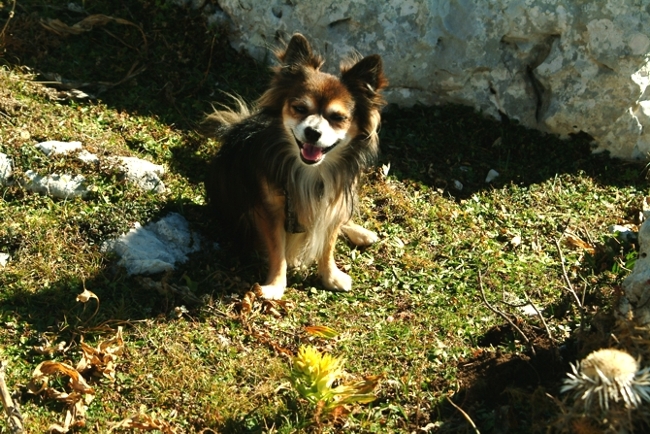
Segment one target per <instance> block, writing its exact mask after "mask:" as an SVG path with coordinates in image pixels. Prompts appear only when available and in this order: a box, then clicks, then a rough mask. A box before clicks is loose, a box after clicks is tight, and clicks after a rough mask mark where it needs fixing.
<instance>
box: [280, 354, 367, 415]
mask: <svg viewBox="0 0 650 434" xmlns="http://www.w3.org/2000/svg"><path fill="white" fill-rule="evenodd" d="M343 363H344V359H342V358H338V357H334V356H331V355H329V354H321V353H320V352H319V351H318V350H317V349H315V348H314V347H312V346H302V347H300V349H299V350H298V354H297V355H296V357H295V358H294V360H293V369H292V371H291V378H290V379H291V383H292V384H293V386H294V387H295V389H296V390H297V391H298V393H299V394H300V396H302V397H303V398H305V399H306V400H308V401H309V402H311V403H312V404H318V405H322V406H323V409H324V410H325V411H329V410H332V409H334V408H336V407H337V406H339V405H343V404H351V403H353V402H363V403H365V402H371V401H373V400H374V399H375V395H374V394H372V393H369V392H371V391H372V390H373V389H374V388H375V387H376V385H377V381H376V379H372V380H370V381H369V380H366V381H361V382H357V383H354V384H342V385H339V386H337V387H332V386H333V385H334V383H335V382H336V381H341V379H342V377H343V376H344V371H343Z"/></svg>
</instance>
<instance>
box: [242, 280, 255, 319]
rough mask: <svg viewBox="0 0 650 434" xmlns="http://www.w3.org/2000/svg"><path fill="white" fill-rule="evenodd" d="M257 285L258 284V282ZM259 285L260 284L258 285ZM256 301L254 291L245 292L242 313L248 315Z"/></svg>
mask: <svg viewBox="0 0 650 434" xmlns="http://www.w3.org/2000/svg"><path fill="white" fill-rule="evenodd" d="M255 285H258V284H257V283H256V284H255ZM258 286H259V285H258ZM254 302H255V293H254V292H253V291H248V292H246V294H244V298H243V299H242V301H241V305H240V306H241V307H240V311H241V314H242V315H247V314H249V313H251V311H252V310H253V303H254Z"/></svg>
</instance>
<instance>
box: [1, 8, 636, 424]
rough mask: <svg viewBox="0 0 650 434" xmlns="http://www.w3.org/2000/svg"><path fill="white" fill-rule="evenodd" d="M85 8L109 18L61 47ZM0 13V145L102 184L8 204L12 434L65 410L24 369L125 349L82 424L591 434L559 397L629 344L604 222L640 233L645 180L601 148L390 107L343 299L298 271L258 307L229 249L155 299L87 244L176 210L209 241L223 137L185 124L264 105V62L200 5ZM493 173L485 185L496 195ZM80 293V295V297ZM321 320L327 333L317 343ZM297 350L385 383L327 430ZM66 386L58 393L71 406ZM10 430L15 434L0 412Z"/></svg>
mask: <svg viewBox="0 0 650 434" xmlns="http://www.w3.org/2000/svg"><path fill="white" fill-rule="evenodd" d="M212 6H213V5H212V4H211V3H210V2H206V3H205V4H204V6H203V8H204V9H205V8H209V7H212ZM95 14H103V15H106V16H108V17H112V19H102V20H101V21H100V22H98V23H97V24H96V25H95V27H93V28H92V29H82V30H83V31H79V32H77V33H76V34H74V33H71V32H70V31H69V30H68V29H69V27H71V26H73V25H74V24H75V23H77V22H79V21H81V20H82V19H84V18H85V17H87V16H89V15H95ZM0 19H1V20H2V21H0V23H4V24H3V27H2V33H0V46H1V47H2V48H3V53H2V57H1V60H2V69H0V152H2V153H4V154H7V155H8V156H9V157H10V158H11V159H12V161H13V165H14V175H13V176H14V179H16V180H19V179H22V177H23V176H24V173H25V171H27V170H29V169H32V170H36V171H38V172H39V173H53V172H56V173H83V175H84V176H86V178H87V179H88V182H89V184H92V185H93V186H94V188H93V191H92V192H91V194H90V195H89V196H88V197H87V198H85V199H75V200H59V199H53V198H51V197H47V196H42V195H38V194H34V193H30V192H28V191H26V190H25V189H24V188H22V187H21V186H20V183H14V184H12V185H8V186H4V187H2V197H1V199H0V222H1V223H0V253H8V254H9V255H10V257H11V259H10V261H9V262H8V264H7V265H6V266H4V267H3V268H0V323H1V324H2V326H1V327H0V359H2V360H3V361H5V362H6V363H7V367H6V381H7V384H8V385H9V386H10V389H11V390H12V391H13V392H14V397H15V398H16V399H17V400H18V402H19V403H20V406H21V412H22V415H23V418H24V424H25V429H26V432H47V431H48V428H49V427H50V426H51V425H52V424H53V423H58V424H63V423H64V414H65V411H66V408H67V406H66V404H65V402H62V401H61V400H60V399H56V398H55V397H53V396H52V395H50V396H45V395H43V394H33V393H30V392H29V384H30V382H31V381H32V375H33V373H34V371H35V369H36V368H37V367H38V366H41V364H42V363H43V362H56V363H65V364H67V365H70V366H75V365H77V363H78V362H79V360H80V359H81V358H82V356H83V354H85V352H84V348H85V347H84V344H85V345H89V346H90V347H93V348H100V347H101V348H103V351H108V350H107V348H114V347H115V346H119V347H120V350H119V352H118V351H117V350H115V351H114V354H115V358H114V366H113V365H110V367H107V365H106V364H105V365H102V366H103V367H104V371H101V370H99V373H100V374H102V373H103V374H104V375H103V376H102V375H100V376H99V377H96V376H95V377H93V376H91V377H90V378H89V379H88V382H89V387H92V389H93V397H94V399H93V400H92V402H89V403H88V405H87V410H86V413H85V416H84V417H83V418H81V417H79V418H78V420H77V423H75V424H73V425H75V426H73V428H72V431H74V432H109V430H111V429H113V430H114V432H120V431H125V430H136V431H137V430H138V429H139V430H149V429H151V430H158V431H160V432H179V433H180V432H183V433H185V432H187V433H192V432H197V433H198V432H202V433H209V432H305V431H324V432H337V431H341V432H409V433H410V432H416V433H420V432H475V428H474V427H473V425H475V426H476V429H478V430H480V431H481V432H524V433H526V432H546V431H547V430H549V429H555V430H557V431H571V430H574V429H577V428H576V427H578V428H582V429H584V430H585V431H582V432H600V431H596V430H597V429H605V428H607V426H606V425H603V423H602V419H598V418H588V417H582V416H581V415H574V414H573V413H571V408H572V407H571V403H570V402H569V401H567V398H566V397H565V396H563V395H561V394H560V393H559V388H560V384H561V381H562V379H563V378H564V377H565V375H566V372H567V370H568V368H569V363H570V362H574V361H575V360H576V359H578V358H581V357H583V356H584V355H586V354H587V353H588V352H590V351H591V350H593V349H596V348H600V347H604V346H608V345H623V344H625V342H630V339H632V338H633V337H634V336H638V334H637V335H634V334H632V333H631V332H630V331H629V330H627V329H622V328H620V326H618V327H617V326H615V324H614V320H613V318H612V315H611V312H612V310H613V307H615V305H616V300H617V297H618V296H619V295H620V284H621V281H622V279H623V278H625V277H626V276H627V275H628V273H629V269H630V267H631V266H632V264H633V261H634V259H635V255H636V252H635V246H634V245H633V244H625V243H622V242H620V241H618V240H617V239H616V238H615V236H614V234H611V233H610V231H609V230H608V228H609V226H611V225H613V224H627V225H629V226H630V227H631V228H633V229H634V228H636V226H637V225H638V224H639V223H640V221H639V211H640V208H641V203H642V199H643V197H644V196H645V195H646V191H647V184H648V183H647V179H646V176H645V175H646V173H645V168H644V167H643V166H640V165H635V164H631V163H625V162H621V161H616V160H610V159H608V158H607V156H606V155H593V154H591V152H590V146H589V140H588V137H583V136H578V137H573V138H571V139H568V140H560V139H558V138H557V137H554V136H550V135H545V134H542V133H539V132H536V131H532V130H528V129H525V128H522V127H520V126H518V125H517V124H516V122H512V121H508V120H507V119H504V120H501V121H496V120H492V119H487V118H485V117H483V116H481V114H479V113H475V112H474V111H472V110H471V109H469V108H466V107H459V106H442V107H414V108H410V109H404V108H402V109H400V108H396V107H388V108H387V110H386V112H385V114H384V119H383V123H382V130H381V148H382V157H381V161H380V162H379V165H378V168H377V169H376V170H374V171H371V172H370V173H368V174H367V175H368V176H367V179H366V182H365V183H364V185H363V186H362V189H361V194H360V197H361V200H360V209H359V221H360V222H362V223H363V225H364V226H366V227H368V228H370V229H372V230H375V231H377V232H378V233H379V234H380V238H381V240H380V242H379V243H378V244H376V245H374V246H372V247H369V248H367V249H356V248H353V247H351V246H350V245H348V244H347V243H346V242H345V240H341V241H340V242H339V245H338V255H337V260H338V262H339V265H340V266H341V267H343V268H344V269H345V270H347V271H348V272H349V273H350V274H351V275H352V277H353V279H354V282H355V283H354V289H353V291H351V292H350V293H333V292H327V291H323V290H322V289H320V288H319V286H318V283H317V281H316V280H315V279H314V277H313V276H314V269H313V268H311V269H308V270H298V271H295V272H293V273H292V274H291V277H290V285H291V289H289V290H288V291H287V294H286V303H280V304H268V303H267V304H262V303H260V301H259V300H250V299H248V298H246V297H245V294H246V292H247V291H248V290H249V289H250V288H251V285H252V284H254V283H255V282H259V281H260V280H261V279H262V278H263V276H264V261H263V259H262V258H259V257H257V256H251V257H234V256H232V255H231V254H229V250H228V246H227V245H224V246H222V249H220V250H217V251H215V250H209V249H206V250H204V251H201V252H198V253H195V254H193V255H192V256H191V259H190V261H188V262H187V263H186V264H183V265H180V266H178V267H177V269H176V270H175V271H174V272H172V273H169V274H166V275H164V276H153V280H154V281H155V282H158V283H160V284H159V285H158V287H159V288H161V291H160V292H158V291H155V290H152V289H149V288H150V286H147V285H144V284H143V281H142V280H141V279H139V278H138V277H133V276H127V275H126V274H125V273H124V271H123V270H121V269H119V268H118V267H117V266H116V265H115V258H114V257H111V256H110V255H107V254H105V253H102V251H101V248H100V247H101V244H102V242H104V241H105V240H107V239H110V238H114V237H115V236H118V235H120V234H121V233H124V232H125V231H127V230H128V229H130V228H132V227H133V225H134V224H135V223H136V222H140V223H142V224H145V223H146V222H149V221H152V220H156V219H158V218H160V217H162V216H164V215H166V214H167V213H169V212H171V211H175V212H179V213H181V214H182V215H184V216H185V217H186V218H187V219H188V221H189V222H190V224H191V226H192V228H193V229H194V230H196V231H198V232H200V233H201V234H202V235H204V236H205V237H206V238H207V239H208V240H211V241H216V242H218V241H219V240H220V234H219V228H218V227H217V226H216V224H215V222H214V221H213V220H212V219H211V217H210V216H209V215H208V214H207V212H206V209H205V206H204V205H205V200H204V189H203V185H202V181H203V177H204V174H205V167H206V163H207V162H208V161H209V158H210V155H212V154H213V153H214V151H215V150H216V149H217V147H218V143H216V142H214V141H211V140H206V139H203V138H202V137H201V136H200V135H199V134H197V133H196V131H195V130H196V128H197V125H198V123H199V121H200V120H201V118H202V117H203V115H204V114H205V113H207V112H209V111H210V109H211V105H212V104H214V103H218V102H220V101H222V100H223V94H224V92H228V93H237V94H240V95H242V96H244V97H245V98H247V99H249V100H252V99H254V98H255V97H256V96H257V95H259V93H260V92H261V91H262V90H263V89H264V86H265V83H266V81H267V79H268V76H269V75H268V71H267V67H266V66H264V65H259V64H256V63H254V62H253V61H251V60H250V59H248V58H246V57H245V56H244V55H240V54H237V53H235V52H234V51H232V50H231V49H230V48H229V46H228V43H227V39H226V37H225V35H224V34H223V32H222V31H221V30H219V29H210V28H208V27H207V24H206V21H205V19H204V18H203V17H202V16H201V13H200V11H197V10H191V9H185V8H181V7H178V6H174V5H171V4H168V3H164V2H160V1H145V0H142V1H138V2H111V1H97V2H82V3H81V4H76V7H73V8H70V7H69V6H68V2H67V1H57V0H46V1H35V0H24V1H17V2H11V1H0ZM52 20H60V22H61V23H63V24H65V26H61V25H60V24H57V22H54V21H52ZM76 90H81V91H83V92H84V93H85V94H86V95H89V96H84V95H82V94H79V93H78V92H76ZM45 140H64V141H65V140H78V141H81V142H83V144H84V146H85V148H86V149H88V150H89V151H91V152H94V153H96V154H98V155H100V156H110V155H132V156H137V157H140V158H145V159H148V160H150V161H152V162H155V163H157V164H163V165H165V166H166V167H167V168H168V172H167V174H166V175H165V178H164V181H165V183H166V185H167V186H168V191H167V192H166V193H165V194H163V195H154V194H148V193H143V192H141V191H139V190H138V189H137V188H134V187H133V186H131V185H129V184H125V183H124V182H122V181H121V180H120V179H119V178H118V177H117V176H116V174H115V173H114V172H113V171H111V170H109V169H108V168H106V167H102V166H101V165H100V166H97V167H89V166H86V165H82V164H81V163H79V162H78V161H76V160H75V159H74V158H69V157H56V158H46V157H44V156H43V155H42V154H41V153H40V152H38V151H37V150H35V148H34V145H35V144H36V143H38V142H40V141H45ZM491 169H493V170H496V171H497V172H498V173H499V176H498V177H497V178H496V179H494V180H493V181H492V182H490V183H486V182H485V178H486V175H487V174H488V172H489V171H490V170H491ZM461 184H462V188H460V186H461ZM174 286H175V287H181V286H183V287H186V288H187V289H188V290H189V291H190V292H192V294H193V295H194V296H195V297H193V298H191V299H188V298H186V297H183V296H182V294H180V295H179V293H176V292H174V291H171V290H168V289H169V288H171V287H174ZM569 288H571V289H573V291H574V292H575V293H576V294H577V295H578V299H579V302H578V301H576V300H575V299H574V297H573V295H572V293H571V291H569V290H568V289H569ZM166 289H167V290H166ZM84 290H88V291H91V292H92V294H94V295H95V296H96V298H93V297H91V298H90V299H88V300H85V299H82V301H83V302H82V301H78V300H79V299H78V295H79V294H83V293H84ZM197 299H198V300H200V302H195V301H193V300H197ZM524 305H528V306H529V309H528V310H527V311H524V310H523V309H522V308H520V307H517V306H524ZM531 305H534V307H535V309H537V310H538V311H539V312H540V313H541V316H542V318H543V320H544V321H542V320H540V316H539V315H536V314H535V312H532V314H531V309H530V306H531ZM490 307H492V308H493V309H490ZM505 317H507V318H508V320H509V321H508V320H506V319H505ZM319 327H321V328H319ZM323 327H325V328H326V329H325V330H329V331H333V332H332V333H324V334H323V333H318V332H314V330H323ZM118 328H120V332H119V336H120V338H119V339H117V338H116V337H115V336H116V334H118ZM517 329H519V330H521V333H520V332H518V331H517ZM635 333H638V331H637V332H635ZM635 339H636V338H635ZM108 341H110V342H111V344H110V345H108V346H106V345H105V346H103V347H102V345H103V343H105V342H108ZM117 342H119V345H118V344H117ZM634 342H636V343H637V344H636V345H637V347H638V348H640V347H641V346H640V345H638V339H637V340H635V341H634ZM305 344H309V345H312V346H315V347H316V348H318V349H319V350H320V351H323V352H325V353H328V354H333V355H335V356H336V357H342V358H344V359H345V362H344V366H345V371H346V372H347V376H349V378H341V379H340V380H339V381H347V380H350V381H352V380H363V379H365V380H366V381H374V382H377V383H378V386H377V388H376V389H375V390H374V393H375V395H376V397H377V398H376V400H374V401H373V402H371V403H367V404H360V403H357V404H354V405H349V406H348V407H346V408H345V409H339V411H338V412H337V413H335V414H333V415H330V416H332V417H327V415H324V414H319V409H318V408H314V406H312V405H310V403H309V402H307V401H306V400H304V399H302V398H301V397H300V396H299V395H298V394H297V392H296V390H294V389H293V388H292V386H291V383H290V381H289V375H288V374H289V372H290V369H291V368H290V366H291V360H292V358H293V357H294V356H295V355H296V354H297V353H298V349H299V348H300V346H301V345H305ZM638 348H637V352H636V353H635V356H637V355H638V356H642V357H643V358H644V361H647V360H646V358H647V356H648V355H647V354H646V353H645V352H644V350H640V349H638ZM86 350H87V349H86ZM87 351H88V350H87ZM95 368H96V367H95ZM95 372H96V373H97V369H95ZM65 378H66V377H65V376H62V377H56V379H55V380H52V384H50V386H52V387H58V388H60V389H62V390H65V391H67V392H70V387H71V386H70V385H69V384H68V383H67V380H66V379H65ZM371 379H372V380H371ZM637 413H638V412H637ZM635 415H636V413H635ZM333 416H336V417H333ZM637 416H639V417H636V416H635V418H634V423H635V424H637V425H636V426H637V427H642V426H646V425H644V423H645V422H644V418H643V417H641V416H643V415H642V414H641V415H637ZM125 421H127V422H125ZM120 424H121V425H120ZM129 424H130V425H129ZM0 429H2V430H3V432H10V431H9V426H8V425H7V422H6V421H5V420H2V421H0ZM586 429H592V431H586Z"/></svg>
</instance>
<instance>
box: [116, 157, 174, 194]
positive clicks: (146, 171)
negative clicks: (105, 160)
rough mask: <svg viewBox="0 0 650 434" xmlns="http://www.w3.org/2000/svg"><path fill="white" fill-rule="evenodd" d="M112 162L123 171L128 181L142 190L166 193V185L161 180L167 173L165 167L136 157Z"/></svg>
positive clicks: (122, 158) (118, 158)
mask: <svg viewBox="0 0 650 434" xmlns="http://www.w3.org/2000/svg"><path fill="white" fill-rule="evenodd" d="M112 161H113V162H114V163H115V164H116V165H118V166H119V167H120V168H121V169H122V172H123V173H124V176H126V179H127V180H128V181H130V182H132V183H134V184H135V185H137V186H138V187H139V188H140V189H141V190H144V191H151V192H154V193H164V192H165V184H164V183H163V182H162V180H161V179H160V177H161V176H162V175H163V174H164V173H165V168H164V167H163V166H161V165H159V164H154V163H152V162H150V161H147V160H142V159H140V158H135V157H115V158H112Z"/></svg>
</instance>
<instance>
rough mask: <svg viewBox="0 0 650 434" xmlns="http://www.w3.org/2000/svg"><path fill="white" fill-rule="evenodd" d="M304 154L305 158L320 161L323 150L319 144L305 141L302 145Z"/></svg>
mask: <svg viewBox="0 0 650 434" xmlns="http://www.w3.org/2000/svg"><path fill="white" fill-rule="evenodd" d="M301 152H302V156H303V158H304V159H305V160H310V161H318V160H320V159H321V157H322V156H323V151H322V149H321V148H319V147H318V146H314V145H312V144H310V143H305V144H303V145H302V151H301Z"/></svg>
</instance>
